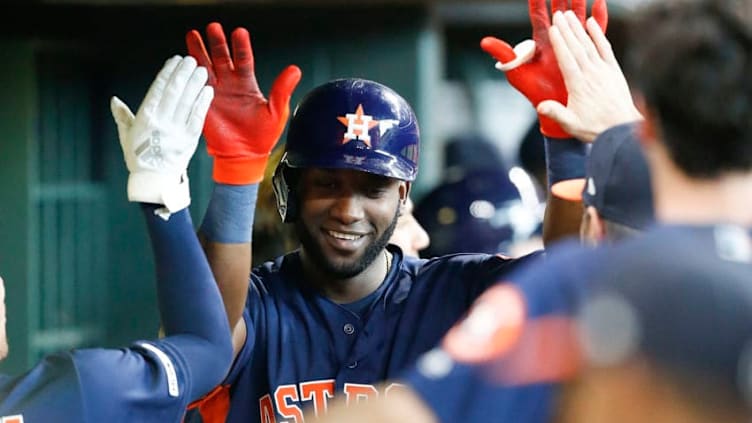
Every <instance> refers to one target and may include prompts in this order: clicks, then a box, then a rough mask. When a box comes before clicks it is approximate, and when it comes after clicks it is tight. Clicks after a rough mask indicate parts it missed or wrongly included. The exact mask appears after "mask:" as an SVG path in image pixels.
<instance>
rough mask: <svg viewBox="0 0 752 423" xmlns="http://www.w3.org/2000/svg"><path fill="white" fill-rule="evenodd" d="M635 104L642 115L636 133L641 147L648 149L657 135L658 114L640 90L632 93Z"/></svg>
mask: <svg viewBox="0 0 752 423" xmlns="http://www.w3.org/2000/svg"><path fill="white" fill-rule="evenodd" d="M633 97H634V102H635V106H637V110H639V111H640V114H642V116H643V117H644V119H643V120H642V122H640V123H639V125H638V126H637V128H638V129H637V131H638V132H637V135H638V137H637V138H638V139H639V141H640V144H641V146H642V148H643V149H649V148H650V146H651V145H652V144H653V143H654V142H655V141H656V140H657V137H658V116H657V114H656V112H655V110H654V109H653V108H652V107H650V105H649V104H648V103H647V101H646V100H645V97H644V96H643V95H642V94H641V93H640V92H638V91H637V92H635V94H634V96H633Z"/></svg>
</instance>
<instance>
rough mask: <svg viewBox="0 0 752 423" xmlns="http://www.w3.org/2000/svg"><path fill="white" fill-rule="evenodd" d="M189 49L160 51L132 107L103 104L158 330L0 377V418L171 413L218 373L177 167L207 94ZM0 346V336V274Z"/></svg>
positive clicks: (193, 140) (93, 418)
mask: <svg viewBox="0 0 752 423" xmlns="http://www.w3.org/2000/svg"><path fill="white" fill-rule="evenodd" d="M206 81H207V73H206V70H205V69H203V68H200V67H197V66H196V61H195V60H194V59H193V58H191V57H186V58H181V57H178V56H176V57H173V58H171V59H169V60H168V61H167V62H166V63H165V65H164V67H163V68H162V70H161V71H160V72H159V74H158V75H157V77H156V79H155V80H154V83H153V84H152V86H151V88H150V89H149V91H148V93H147V94H146V97H145V98H144V100H143V103H142V105H141V107H140V109H139V111H138V113H137V114H136V115H135V116H134V115H133V113H131V111H130V110H129V109H128V107H127V106H126V105H125V104H124V103H123V102H122V101H120V100H119V99H118V98H117V97H113V99H112V103H111V105H112V112H113V116H114V118H115V121H116V123H117V127H118V132H119V137H120V143H121V146H122V149H123V154H124V156H125V162H126V164H127V167H128V170H129V172H130V175H129V177H128V199H129V200H130V201H134V202H139V203H141V208H142V210H143V212H144V218H145V219H146V226H147V228H148V231H149V235H150V237H151V244H152V248H153V250H154V257H155V261H156V267H157V293H158V295H157V297H158V301H159V307H160V313H161V318H162V322H163V326H164V329H165V333H166V335H167V336H166V337H165V338H163V339H160V340H152V341H138V342H136V343H134V344H133V345H132V346H131V347H129V348H122V349H82V350H74V351H70V352H65V353H59V354H55V355H50V356H48V357H45V358H44V359H43V360H42V361H41V362H40V363H39V364H37V365H36V366H35V367H34V368H32V369H31V370H30V371H29V372H27V373H26V374H24V375H21V376H18V377H10V376H0V421H2V422H3V423H35V422H40V423H41V422H44V423H47V422H60V421H65V422H92V423H93V422H97V423H100V422H180V421H181V420H182V418H183V415H184V414H185V408H186V406H187V405H188V403H189V402H191V401H193V400H195V399H196V398H198V397H200V396H202V395H204V394H206V393H207V392H208V391H210V390H211V389H212V387H213V386H214V385H216V384H217V383H218V382H219V381H220V380H221V379H222V377H223V376H224V374H225V373H226V371H227V369H228V367H229V365H230V361H231V356H232V345H231V342H230V337H229V327H228V324H227V319H226V317H225V313H224V309H223V308H222V305H221V298H220V296H219V292H218V290H217V287H216V284H215V282H214V278H213V277H212V274H211V270H210V268H209V265H208V263H207V261H206V258H205V256H204V254H203V252H202V250H201V246H200V245H199V242H198V239H197V238H196V235H195V233H194V231H193V225H192V223H191V219H190V214H189V213H188V211H187V209H186V207H187V206H188V204H189V203H190V196H189V191H188V179H187V177H186V169H187V166H188V161H189V160H190V158H191V156H192V155H193V152H194V151H195V149H196V146H197V145H198V139H199V136H200V134H201V128H202V125H203V122H204V117H205V116H206V112H207V110H208V109H209V104H210V102H211V100H212V97H213V90H212V88H211V87H208V86H206ZM0 316H1V317H2V318H1V319H0V327H2V330H0V353H2V355H3V356H4V355H5V353H6V352H7V344H6V342H5V330H4V327H5V302H4V289H3V286H2V280H1V279H0Z"/></svg>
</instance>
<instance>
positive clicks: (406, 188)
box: [400, 181, 411, 207]
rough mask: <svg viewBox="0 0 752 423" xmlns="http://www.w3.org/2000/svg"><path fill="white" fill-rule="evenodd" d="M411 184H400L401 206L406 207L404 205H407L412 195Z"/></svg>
mask: <svg viewBox="0 0 752 423" xmlns="http://www.w3.org/2000/svg"><path fill="white" fill-rule="evenodd" d="M410 186H411V184H410V182H407V181H402V182H400V204H401V205H402V206H403V207H404V205H405V204H406V203H407V198H408V196H409V195H410Z"/></svg>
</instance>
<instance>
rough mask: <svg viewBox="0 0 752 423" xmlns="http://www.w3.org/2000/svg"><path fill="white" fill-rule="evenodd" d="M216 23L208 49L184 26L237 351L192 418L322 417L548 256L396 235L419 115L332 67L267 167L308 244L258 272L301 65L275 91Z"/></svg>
mask: <svg viewBox="0 0 752 423" xmlns="http://www.w3.org/2000/svg"><path fill="white" fill-rule="evenodd" d="M207 33H208V36H207V39H208V43H209V46H208V47H209V48H208V49H206V48H205V46H204V44H203V40H202V39H201V35H200V34H199V33H198V32H197V31H192V32H191V33H189V34H188V39H187V42H188V47H189V51H190V53H191V55H192V56H194V57H196V58H197V60H198V62H199V63H200V64H202V65H204V66H207V67H208V68H209V69H210V73H211V74H212V75H211V76H210V81H211V82H210V83H212V85H214V87H215V93H216V97H215V101H214V103H212V108H211V109H210V111H209V115H208V117H207V124H206V126H205V128H204V136H205V138H206V140H207V147H208V150H209V153H210V154H211V155H212V156H213V157H214V172H213V176H214V181H215V188H214V193H213V195H212V199H211V201H210V205H209V209H208V211H207V214H206V216H205V217H204V223H203V224H202V227H201V234H202V237H203V238H204V239H205V241H206V242H205V248H206V251H207V254H208V256H209V259H210V262H211V263H212V266H213V270H214V274H215V276H216V279H217V283H218V284H219V286H220V290H221V291H222V293H223V298H224V301H225V308H226V311H227V314H228V318H229V321H230V325H231V327H233V328H234V333H233V343H234V347H235V354H236V357H235V362H234V364H233V367H232V369H231V370H230V373H229V374H228V376H227V378H226V379H225V381H224V383H223V384H222V385H221V386H220V387H218V388H217V389H216V390H215V392H214V393H213V394H212V395H210V396H207V398H205V399H204V400H203V401H201V402H199V403H198V404H196V407H197V408H198V413H195V414H193V415H192V416H191V418H190V420H188V421H191V422H194V421H199V419H203V421H204V422H225V421H227V422H274V421H297V422H301V421H303V410H304V409H305V408H306V407H309V408H310V409H312V410H314V411H315V413H316V415H323V413H325V412H326V410H327V407H328V404H329V402H330V401H332V399H333V398H334V397H340V398H343V399H345V400H347V401H349V402H353V403H355V402H363V401H366V400H368V399H370V398H375V397H378V396H383V395H386V394H388V393H389V392H391V391H392V390H394V389H397V386H387V387H384V388H383V389H381V388H377V387H376V386H377V384H378V383H379V382H381V381H383V380H385V379H388V378H390V377H393V376H395V375H397V374H398V373H399V372H400V371H402V370H403V369H404V368H405V367H406V366H408V365H409V364H411V363H412V362H413V361H414V360H415V359H416V358H417V357H419V356H420V355H421V354H422V353H424V352H426V351H428V350H429V349H430V348H432V347H433V346H434V345H435V344H436V343H437V342H438V341H439V340H440V339H441V337H442V335H443V334H444V333H445V332H446V331H447V330H448V329H449V328H450V327H451V326H452V324H453V323H454V322H456V321H457V320H458V319H459V318H460V317H461V316H462V315H463V314H464V313H465V312H466V311H467V309H468V307H469V306H470V305H471V304H472V303H473V301H474V300H475V299H476V297H477V296H478V295H479V294H480V293H481V292H483V291H484V290H485V289H486V288H487V287H488V286H490V285H491V284H493V283H494V282H496V281H498V280H499V279H502V278H503V277H504V275H506V274H508V272H510V271H512V270H513V269H515V268H517V267H518V266H519V265H521V264H522V263H525V262H528V261H530V260H531V259H533V258H535V257H536V256H538V255H540V254H539V253H534V254H531V255H529V256H525V257H522V258H518V259H511V258H508V257H504V256H501V255H494V254H455V255H449V256H443V257H438V258H433V259H430V260H426V259H419V258H417V257H412V256H409V255H407V254H405V251H403V250H402V249H401V248H400V247H398V246H397V245H395V244H393V243H390V241H389V240H390V238H391V237H392V235H393V234H394V232H395V228H396V227H397V225H398V221H399V217H400V215H403V214H405V213H407V212H408V211H407V202H408V198H409V194H410V187H411V184H412V182H413V181H414V180H415V177H416V175H417V171H418V150H419V142H420V134H419V129H418V122H417V118H416V116H415V113H414V112H413V110H412V108H411V107H410V105H409V104H408V103H407V101H406V100H405V99H404V98H402V97H401V96H400V95H399V94H397V93H396V92H395V91H394V90H392V89H390V88H389V87H386V86H384V85H382V84H380V83H377V82H374V81H370V80H365V79H358V78H351V79H337V80H333V81H330V82H327V83H325V84H323V85H320V86H318V87H316V88H314V89H313V90H312V91H311V92H309V93H308V94H307V95H306V96H305V97H304V98H303V99H302V100H301V101H300V103H299V104H298V106H297V108H296V109H295V112H294V114H293V116H292V118H291V120H290V126H289V129H288V133H287V141H286V144H285V153H284V156H283V157H282V158H281V160H280V163H279V164H278V166H277V168H276V171H275V173H274V176H273V185H274V191H275V194H276V199H277V206H278V210H279V212H280V215H281V217H282V219H283V220H284V221H285V222H286V223H288V224H290V225H294V228H295V232H296V235H297V237H298V238H299V240H300V248H299V249H297V250H295V251H292V252H290V253H288V254H285V255H283V256H280V257H278V258H276V259H274V260H271V261H268V262H266V263H263V264H259V263H256V266H257V267H255V268H254V269H253V270H252V272H250V273H251V275H250V281H249V278H248V274H249V270H250V269H249V263H250V256H251V254H250V245H251V236H250V227H251V225H252V222H253V214H254V207H255V193H256V192H257V189H258V188H257V187H258V182H259V181H260V180H261V179H262V178H263V173H264V169H265V168H266V160H267V159H268V157H269V152H270V151H271V150H272V148H273V146H274V144H275V143H276V141H277V138H278V137H279V136H280V135H281V133H282V129H283V128H284V124H285V123H286V119H287V109H286V107H287V102H288V101H289V98H290V94H291V92H292V90H293V88H294V87H295V85H296V83H297V81H298V79H299V78H300V73H299V72H300V71H299V70H297V69H296V68H295V67H289V68H288V69H287V70H285V71H283V72H282V74H281V75H280V77H278V78H277V80H276V81H275V82H274V83H273V84H272V88H271V92H270V96H269V100H268V101H267V100H266V99H265V98H264V96H263V95H262V94H261V93H260V91H259V89H258V85H257V84H256V81H255V76H254V74H253V55H252V52H251V48H250V40H249V35H248V33H247V31H245V30H244V29H242V28H238V29H236V30H235V31H234V32H233V33H232V50H233V57H232V58H231V57H230V51H229V50H230V49H229V46H228V43H227V42H226V40H225V36H224V33H223V30H222V27H221V26H220V25H219V24H217V23H213V24H210V25H209V27H208V28H207ZM209 52H211V56H210V55H209ZM582 173H583V174H584V168H583V169H582ZM547 212H548V216H549V217H551V219H550V220H549V225H548V227H547V229H548V230H549V231H547V234H558V235H562V234H566V233H568V234H571V235H574V234H576V231H577V228H578V223H579V218H580V216H581V207H580V206H579V203H573V202H567V201H564V200H561V199H558V200H556V199H555V200H551V202H550V203H549V207H548V209H547ZM549 239H551V240H553V237H551V238H549ZM244 266H245V268H244ZM199 414H200V416H199Z"/></svg>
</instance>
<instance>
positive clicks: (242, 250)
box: [186, 22, 301, 354]
mask: <svg viewBox="0 0 752 423" xmlns="http://www.w3.org/2000/svg"><path fill="white" fill-rule="evenodd" d="M206 32H207V34H206V37H207V38H206V39H207V43H208V47H209V50H208V51H207V49H206V46H205V45H204V42H203V40H202V38H201V34H200V33H199V32H198V31H196V30H193V31H190V32H189V33H188V34H187V35H186V44H187V46H188V52H189V53H190V55H191V56H193V57H195V58H196V60H197V61H198V63H199V64H200V65H202V66H205V67H206V68H207V69H208V70H209V84H210V85H211V86H213V87H214V90H215V98H214V102H213V104H212V107H211V109H210V110H209V114H208V116H207V119H206V125H205V126H204V137H205V138H206V143H207V150H208V152H209V154H210V155H211V156H212V157H213V158H214V168H213V179H214V182H215V186H214V191H213V193H212V197H211V200H210V204H209V207H208V209H207V212H206V215H205V217H204V220H203V222H202V224H201V228H200V238H201V240H202V245H203V246H204V249H205V251H206V255H207V257H208V259H209V263H210V264H211V267H212V271H213V272H214V276H215V278H216V280H217V285H218V286H219V290H220V292H221V294H222V300H223V301H224V304H225V310H226V312H227V318H228V321H229V323H230V327H231V328H233V329H232V330H233V346H234V350H235V353H236V354H237V353H238V352H239V351H240V348H241V347H242V345H243V344H244V342H245V337H246V327H245V324H244V322H243V320H242V314H243V309H244V308H245V303H246V298H247V295H248V280H249V276H250V270H251V234H252V225H253V214H254V209H255V207H256V195H257V192H258V184H259V182H260V181H261V179H262V178H263V175H264V169H265V167H266V163H267V161H268V158H269V154H270V152H271V150H272V148H273V147H274V145H275V144H276V142H277V140H278V139H279V137H280V135H281V134H282V131H283V130H284V127H285V124H286V123H287V118H288V116H289V110H290V108H289V102H290V96H291V95H292V92H293V90H294V89H295V86H296V85H297V83H298V81H299V80H300V76H301V73H300V69H298V67H296V66H288V67H287V68H286V69H285V70H284V71H282V73H281V74H280V75H279V76H278V77H277V79H276V80H275V81H274V83H273V84H272V88H271V91H270V95H269V99H268V100H267V99H266V98H265V97H264V95H263V94H262V93H261V90H260V89H259V86H258V83H257V82H256V76H255V72H254V57H253V50H252V48H251V41H250V36H249V34H248V31H247V30H246V29H244V28H237V29H235V30H234V31H233V32H232V55H230V47H229V46H228V44H227V41H226V38H225V35H224V31H223V29H222V26H221V25H220V24H219V23H216V22H214V23H210V24H209V25H208V26H207V28H206Z"/></svg>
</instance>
